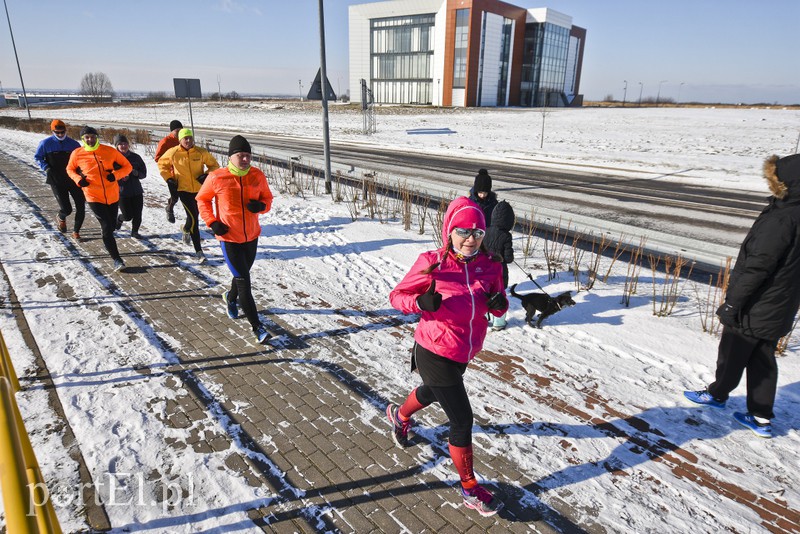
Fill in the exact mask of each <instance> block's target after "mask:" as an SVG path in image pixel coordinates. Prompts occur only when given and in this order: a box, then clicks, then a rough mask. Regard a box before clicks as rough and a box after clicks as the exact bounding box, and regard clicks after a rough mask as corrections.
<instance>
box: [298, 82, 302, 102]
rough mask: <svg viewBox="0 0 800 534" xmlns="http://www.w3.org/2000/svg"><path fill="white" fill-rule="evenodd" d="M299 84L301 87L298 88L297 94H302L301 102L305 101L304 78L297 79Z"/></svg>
mask: <svg viewBox="0 0 800 534" xmlns="http://www.w3.org/2000/svg"><path fill="white" fill-rule="evenodd" d="M297 85H298V87H299V89H298V90H297V94H298V95H300V102H302V101H303V80H297Z"/></svg>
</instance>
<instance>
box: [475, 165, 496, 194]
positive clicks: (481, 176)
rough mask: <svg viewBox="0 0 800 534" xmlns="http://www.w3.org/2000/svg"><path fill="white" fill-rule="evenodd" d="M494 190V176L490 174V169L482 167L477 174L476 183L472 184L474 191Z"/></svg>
mask: <svg viewBox="0 0 800 534" xmlns="http://www.w3.org/2000/svg"><path fill="white" fill-rule="evenodd" d="M491 190H492V177H491V176H489V171H487V170H486V169H481V170H479V171H478V174H477V175H476V176H475V183H474V184H473V186H472V191H473V192H475V193H480V192H483V191H485V192H487V193H488V192H490V191H491Z"/></svg>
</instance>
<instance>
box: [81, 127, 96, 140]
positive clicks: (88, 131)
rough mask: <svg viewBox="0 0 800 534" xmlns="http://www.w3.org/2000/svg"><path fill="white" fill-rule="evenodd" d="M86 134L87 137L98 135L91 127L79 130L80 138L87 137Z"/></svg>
mask: <svg viewBox="0 0 800 534" xmlns="http://www.w3.org/2000/svg"><path fill="white" fill-rule="evenodd" d="M87 134H88V135H98V133H97V130H95V129H94V128H92V127H91V126H84V127H83V128H81V137H83V136H84V135H87Z"/></svg>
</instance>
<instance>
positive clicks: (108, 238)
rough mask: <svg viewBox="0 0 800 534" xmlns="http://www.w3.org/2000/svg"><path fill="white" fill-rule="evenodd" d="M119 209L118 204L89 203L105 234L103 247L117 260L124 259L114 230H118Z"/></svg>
mask: <svg viewBox="0 0 800 534" xmlns="http://www.w3.org/2000/svg"><path fill="white" fill-rule="evenodd" d="M117 207H118V204H117V203H116V202H114V203H113V204H103V203H102V202H89V209H91V210H92V213H94V216H95V218H96V219H97V222H99V223H100V230H101V231H102V232H103V245H105V247H106V250H107V251H108V253H109V254H110V255H111V258H113V259H115V260H119V259H122V258H120V255H119V249H117V240H116V239H114V230H115V229H116V228H117Z"/></svg>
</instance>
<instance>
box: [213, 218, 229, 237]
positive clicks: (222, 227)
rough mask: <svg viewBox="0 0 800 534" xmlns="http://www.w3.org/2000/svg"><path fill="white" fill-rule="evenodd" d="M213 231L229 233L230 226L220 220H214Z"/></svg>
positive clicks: (223, 233) (218, 233)
mask: <svg viewBox="0 0 800 534" xmlns="http://www.w3.org/2000/svg"><path fill="white" fill-rule="evenodd" d="M211 231H212V232H214V235H225V234H227V233H228V226H227V225H226V224H225V223H222V222H220V221H214V222H213V223H211Z"/></svg>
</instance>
